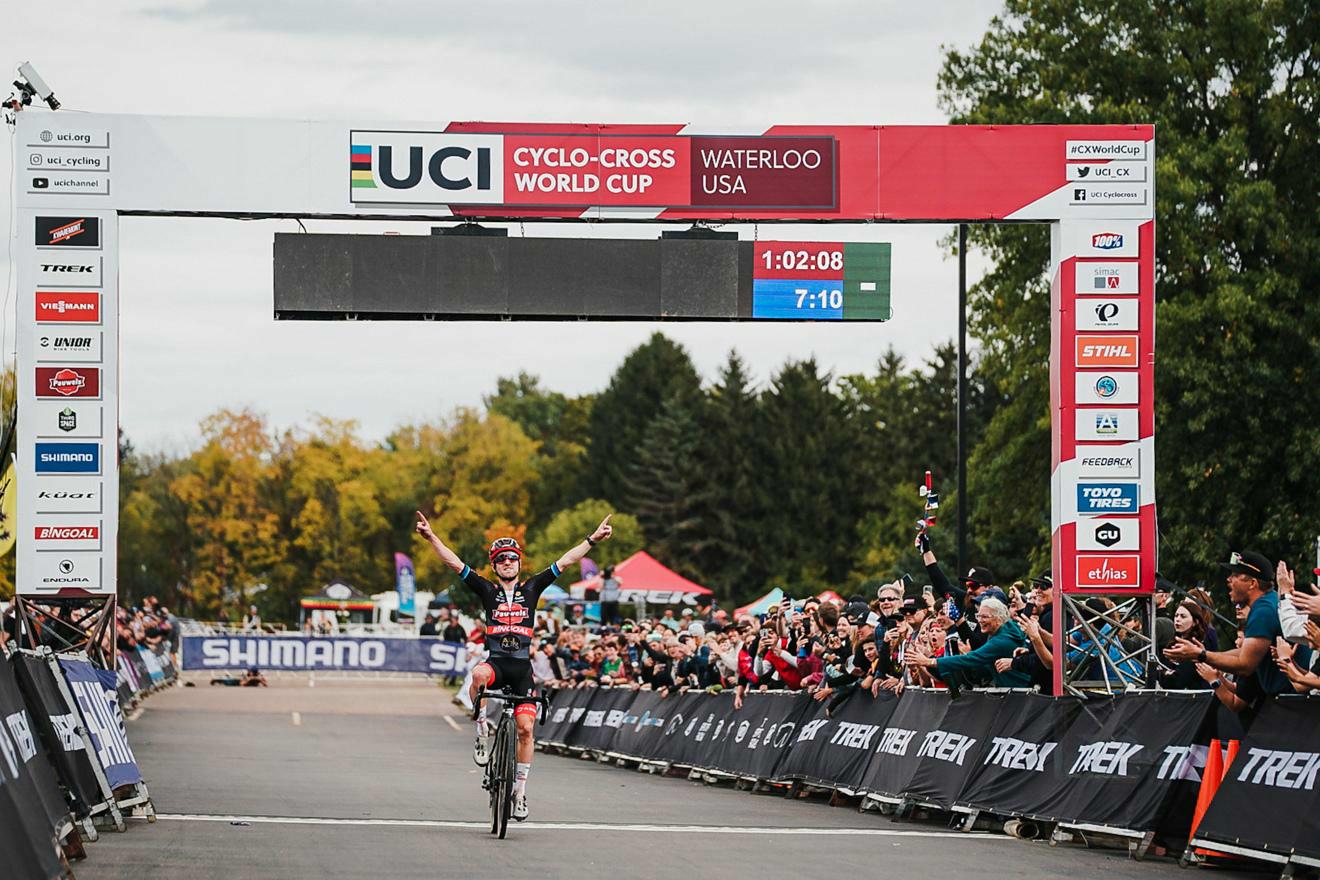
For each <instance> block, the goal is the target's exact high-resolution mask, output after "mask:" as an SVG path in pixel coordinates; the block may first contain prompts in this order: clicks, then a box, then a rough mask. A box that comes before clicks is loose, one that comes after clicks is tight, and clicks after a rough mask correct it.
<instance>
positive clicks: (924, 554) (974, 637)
mask: <svg viewBox="0 0 1320 880" xmlns="http://www.w3.org/2000/svg"><path fill="white" fill-rule="evenodd" d="M916 546H917V549H918V550H920V551H921V561H922V562H924V563H925V564H926V574H927V575H929V576H930V583H931V585H932V586H933V587H934V588H935V595H936V596H938V597H940V598H941V599H943V598H944V597H946V596H952V597H953V600H954V602H955V603H957V605H958V607H959V610H960V611H961V613H962V616H963V619H964V620H965V621H966V620H968V619H975V616H976V599H977V597H978V596H979V595H980V594H981V592H982V591H983V590H986V589H988V588H990V587H993V586H994V585H995V576H994V573H993V572H992V571H990V569H988V568H984V567H982V566H979V565H974V566H972V568H971V569H970V570H969V571H968V572H967V574H965V575H963V577H962V578H961V581H962V586H961V587H958V586H955V585H954V584H952V583H950V582H949V579H948V577H946V576H945V574H944V570H943V569H942V568H940V564H939V562H938V561H937V560H936V559H935V554H934V553H933V552H932V551H931V549H930V536H929V535H927V534H926V533H925V532H922V533H920V534H919V535H917V540H916ZM1001 594H1002V593H1001ZM968 629H969V634H968V635H965V636H964V638H968V640H969V641H970V643H971V646H972V650H975V649H977V648H979V647H981V646H982V645H984V644H985V642H986V639H987V638H989V636H988V635H987V634H986V633H983V632H981V630H980V629H979V628H976V629H970V624H968ZM961 634H962V633H961V632H960V635H961Z"/></svg>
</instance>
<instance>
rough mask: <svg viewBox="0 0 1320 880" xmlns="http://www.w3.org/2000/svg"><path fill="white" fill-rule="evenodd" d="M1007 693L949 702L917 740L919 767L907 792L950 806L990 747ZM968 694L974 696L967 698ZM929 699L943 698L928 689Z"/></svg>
mask: <svg viewBox="0 0 1320 880" xmlns="http://www.w3.org/2000/svg"><path fill="white" fill-rule="evenodd" d="M1007 696H1008V695H1007V694H1003V693H986V694H974V695H973V694H967V695H963V696H959V697H958V698H957V699H948V698H945V699H946V702H947V703H948V706H947V708H946V709H945V711H944V717H943V718H941V719H940V723H939V726H938V727H936V728H935V729H934V730H930V731H927V732H926V733H925V734H924V735H923V736H922V737H921V741H920V742H919V743H917V744H916V762H917V763H916V767H915V768H914V769H913V771H912V778H911V779H910V780H908V784H907V787H906V788H905V790H904V792H903V793H904V795H905V796H907V797H909V798H912V799H914V800H919V801H921V802H923V803H930V804H935V805H936V806H938V807H940V808H941V809H945V810H947V809H948V808H949V807H951V806H953V802H954V801H955V800H956V799H957V797H958V795H959V794H960V793H961V792H962V790H963V788H964V786H965V785H966V784H967V779H968V777H969V776H970V775H971V772H972V770H973V769H974V768H975V767H976V766H977V765H978V764H980V763H981V761H982V759H983V756H984V755H985V754H986V750H987V748H988V747H989V742H990V731H991V729H992V728H994V727H995V721H996V719H997V717H998V715H999V710H1000V708H1001V707H1002V706H1003V704H1004V700H1005V698H1006V697H1007ZM967 697H971V699H968V698H967ZM925 698H926V699H932V698H933V699H936V700H938V699H940V698H941V695H940V694H938V693H929V694H926V696H925Z"/></svg>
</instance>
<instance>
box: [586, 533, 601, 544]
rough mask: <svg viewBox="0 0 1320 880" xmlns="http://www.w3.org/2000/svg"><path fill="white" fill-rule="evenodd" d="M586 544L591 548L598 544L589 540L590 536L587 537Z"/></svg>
mask: <svg viewBox="0 0 1320 880" xmlns="http://www.w3.org/2000/svg"><path fill="white" fill-rule="evenodd" d="M587 543H588V544H590V545H591V546H593V547H595V546H596V544H597V543H599V542H597V541H593V540H591V535H587Z"/></svg>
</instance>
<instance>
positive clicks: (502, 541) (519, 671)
mask: <svg viewBox="0 0 1320 880" xmlns="http://www.w3.org/2000/svg"><path fill="white" fill-rule="evenodd" d="M416 530H417V534H419V535H421V536H422V538H424V539H425V540H426V541H427V543H429V544H430V545H431V549H432V550H434V551H435V554H436V556H438V557H439V558H440V560H441V561H442V562H443V563H444V564H445V565H447V566H449V568H450V569H452V570H453V571H455V572H458V575H459V578H460V579H461V580H462V581H463V584H464V585H465V586H467V588H468V589H470V590H472V592H474V593H476V595H477V598H478V599H480V600H481V605H482V608H483V610H484V611H485V620H486V649H487V651H489V652H490V653H489V656H488V657H487V658H486V660H485V662H483V663H481V664H480V665H478V666H477V667H476V668H475V669H473V670H472V685H471V687H470V689H469V696H470V697H471V698H472V701H473V702H474V703H475V702H476V700H477V695H478V692H479V691H481V690H484V689H487V688H501V687H502V688H506V689H507V690H509V691H511V692H513V693H517V694H524V695H526V696H531V695H532V692H533V690H534V684H533V681H532V664H531V659H530V657H529V650H528V648H529V646H530V644H531V641H532V636H533V635H534V634H535V624H536V604H537V601H538V600H539V599H540V598H541V593H543V592H544V591H545V590H546V588H547V587H549V586H550V585H551V584H553V583H554V582H555V579H556V578H558V577H559V575H560V574H561V573H562V572H563V571H564V569H566V568H568V567H569V566H571V565H576V564H577V563H578V562H579V561H581V559H582V558H583V557H584V556H586V555H587V554H588V553H589V552H591V548H592V547H595V546H596V545H597V544H598V543H600V542H601V541H605V540H608V539H609V537H610V535H611V534H613V531H614V530H613V527H612V526H611V525H610V517H609V516H606V517H605V519H603V520H601V523H600V525H598V526H597V527H596V529H595V530H594V531H593V532H592V533H591V534H590V535H588V536H587V537H586V538H584V539H583V540H582V541H580V542H579V543H578V544H577V546H575V547H573V548H572V549H570V550H568V551H567V552H565V553H564V554H563V555H562V556H561V557H559V559H558V560H557V561H556V562H553V563H551V564H550V567H549V568H547V569H545V570H543V571H541V572H538V573H537V574H534V575H532V576H531V577H529V578H527V579H526V580H524V581H520V580H519V574H520V573H521V570H522V556H523V551H522V547H521V546H520V545H519V544H518V542H517V541H516V540H514V539H513V538H496V539H495V540H494V541H493V542H491V545H490V551H489V556H490V562H491V566H492V567H493V569H494V573H495V578H496V580H497V581H498V582H499V585H498V586H496V584H495V583H492V582H491V581H488V580H486V579H485V578H484V577H482V576H481V575H479V574H477V573H476V572H475V571H473V570H472V567H471V566H469V565H467V564H466V563H464V562H463V560H462V559H460V558H459V557H458V554H457V553H455V552H454V551H453V550H450V549H449V548H448V547H447V546H445V543H444V542H443V541H442V540H440V538H439V537H438V536H437V535H436V534H435V531H434V530H433V529H432V528H431V523H430V522H429V521H428V520H427V518H426V517H425V516H424V515H423V514H422V512H421V511H420V510H419V511H417V524H416ZM486 705H487V703H486V701H483V702H482V703H481V708H480V710H479V711H478V713H477V741H476V745H475V747H474V748H473V755H472V757H473V760H475V761H476V763H477V764H478V765H481V766H484V765H485V764H486V762H487V761H489V759H490V736H491V731H490V727H489V724H488V723H487V721H486ZM514 716H515V720H516V722H517V725H518V747H517V764H516V768H515V775H514V786H513V789H514V801H513V818H514V819H516V820H517V821H519V822H521V821H522V820H524V819H526V818H527V812H528V810H527V777H528V775H529V774H530V773H531V767H532V756H533V753H534V752H535V749H536V744H535V741H534V740H533V730H532V725H533V724H534V723H535V721H536V704H535V703H521V704H519V705H518V707H517V709H516V710H515V712H514Z"/></svg>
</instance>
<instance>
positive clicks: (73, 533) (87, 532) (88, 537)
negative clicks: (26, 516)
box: [35, 526, 101, 541]
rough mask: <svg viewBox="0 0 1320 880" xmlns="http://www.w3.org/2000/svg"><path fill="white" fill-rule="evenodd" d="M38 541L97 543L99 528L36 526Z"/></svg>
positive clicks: (99, 536)
mask: <svg viewBox="0 0 1320 880" xmlns="http://www.w3.org/2000/svg"><path fill="white" fill-rule="evenodd" d="M35 531H36V535H35V536H36V539H37V540H38V541H98V540H100V538H101V527H100V526H37V527H36V530H35Z"/></svg>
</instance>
